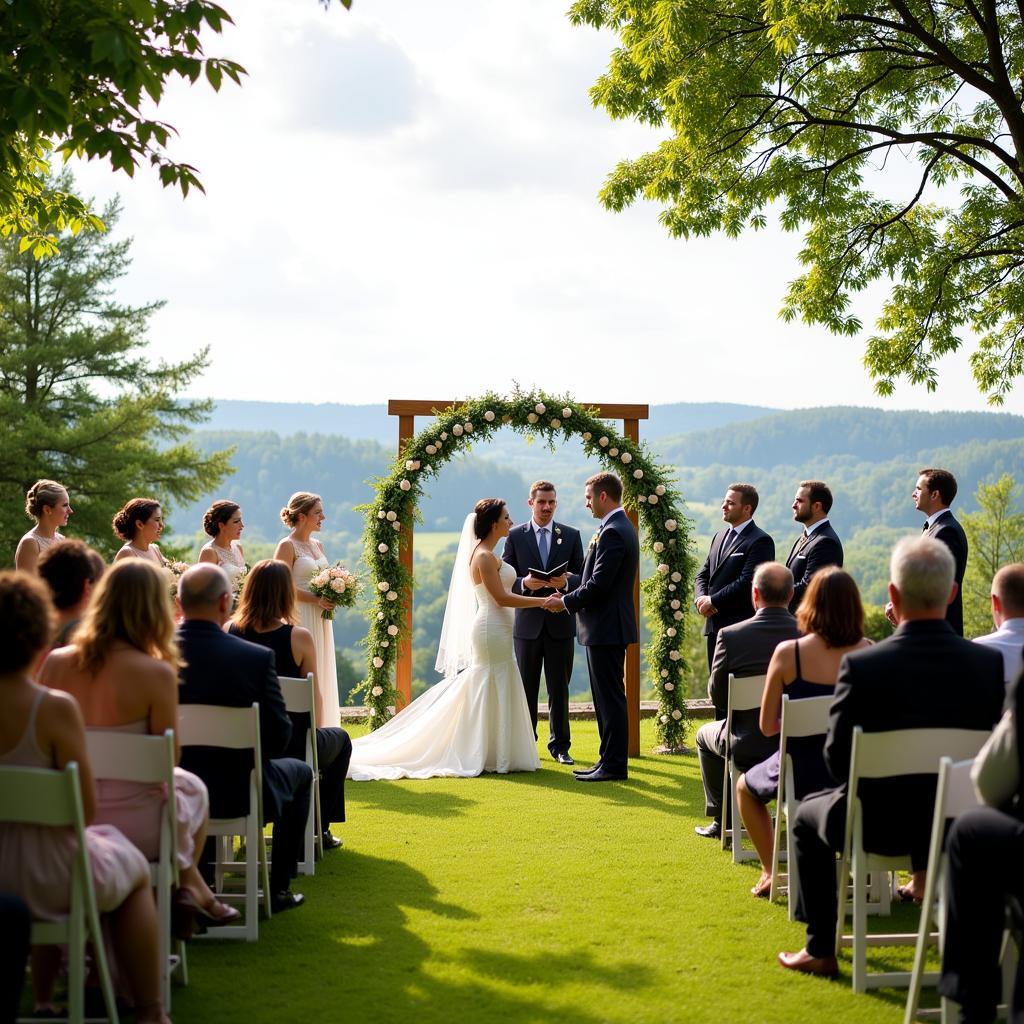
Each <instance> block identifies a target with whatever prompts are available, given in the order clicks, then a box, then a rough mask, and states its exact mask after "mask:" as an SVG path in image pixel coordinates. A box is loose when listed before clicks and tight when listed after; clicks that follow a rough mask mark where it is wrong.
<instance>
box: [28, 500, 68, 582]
mask: <svg viewBox="0 0 1024 1024" xmlns="http://www.w3.org/2000/svg"><path fill="white" fill-rule="evenodd" d="M71 512H72V508H71V501H70V499H69V498H68V492H67V490H66V489H65V488H64V487H63V486H62V485H61V484H59V483H57V481H56V480H37V481H36V482H35V483H34V484H33V485H32V486H31V487H30V488H29V489H28V493H27V494H26V495H25V514H26V515H27V516H28V517H29V518H30V519H34V520H35V521H36V525H35V526H33V527H32V529H31V530H29V531H28V533H26V534H25V536H24V537H22V538H21V540H20V541H18V549H17V551H15V553H14V568H15V569H20V570H21V571H22V572H32V573H34V572H35V571H36V565H37V564H38V562H39V556H40V555H41V554H42V553H43V552H44V551H45V550H46V549H47V548H49V547H53V545H54V544H58V543H60V541H62V540H63V539H64V538H63V536H62V535H61V534H60V533H58V532H57V531H58V530H59V529H60V528H61V527H62V526H67V524H68V519H69V517H70V516H71Z"/></svg>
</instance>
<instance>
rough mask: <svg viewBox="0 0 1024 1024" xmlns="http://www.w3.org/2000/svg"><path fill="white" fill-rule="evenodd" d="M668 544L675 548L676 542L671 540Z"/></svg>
mask: <svg viewBox="0 0 1024 1024" xmlns="http://www.w3.org/2000/svg"><path fill="white" fill-rule="evenodd" d="M668 546H669V547H670V548H674V547H675V546H676V542H675V541H674V540H670V541H669V542H668Z"/></svg>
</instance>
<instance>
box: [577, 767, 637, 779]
mask: <svg viewBox="0 0 1024 1024" xmlns="http://www.w3.org/2000/svg"><path fill="white" fill-rule="evenodd" d="M627 778H628V776H627V775H626V773H625V772H609V771H605V769H604V768H598V769H597V771H596V772H589V773H588V774H586V775H577V776H576V781H577V782H622V781H624V780H625V779H627Z"/></svg>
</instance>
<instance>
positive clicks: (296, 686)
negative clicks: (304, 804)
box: [277, 672, 324, 875]
mask: <svg viewBox="0 0 1024 1024" xmlns="http://www.w3.org/2000/svg"><path fill="white" fill-rule="evenodd" d="M277 681H278V683H280V684H281V694H282V696H283V697H284V706H285V710H286V711H288V712H290V713H291V714H293V715H308V716H309V728H308V729H307V730H306V754H305V760H306V764H308V765H309V767H310V769H311V770H312V772H313V794H312V796H313V799H312V800H310V801H309V818H308V819H307V821H306V840H305V843H304V845H303V853H302V860H301V861H299V874H301V875H311V874H313V871H314V861H315V860H316V858H318V857H323V855H324V841H323V825H322V823H321V819H320V763H319V761H318V760H317V755H316V732H315V730H316V710H315V709H316V696H315V693H316V691H315V689H314V687H315V685H316V684H315V683H314V681H313V673H312V672H310V673H309V674H308V675H307V676H306V677H305V679H295V678H292V677H291V676H278V677H277Z"/></svg>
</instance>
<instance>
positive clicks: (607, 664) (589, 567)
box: [563, 506, 640, 778]
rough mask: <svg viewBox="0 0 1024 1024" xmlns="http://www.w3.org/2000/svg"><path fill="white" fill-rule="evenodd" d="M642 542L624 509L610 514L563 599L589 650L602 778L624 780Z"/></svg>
mask: <svg viewBox="0 0 1024 1024" xmlns="http://www.w3.org/2000/svg"><path fill="white" fill-rule="evenodd" d="M639 563H640V542H639V540H638V539H637V535H636V530H635V529H634V528H633V524H632V523H631V522H630V521H629V520H628V519H627V518H626V513H625V512H624V511H623V510H622V507H621V506H620V507H618V508H616V509H614V510H613V511H612V512H609V513H608V515H607V516H606V517H605V519H604V520H603V522H602V524H601V527H600V529H599V530H598V532H597V534H596V537H595V540H594V541H593V542H592V543H591V544H590V547H589V548H588V550H587V557H586V560H585V561H584V563H583V574H582V577H581V580H580V585H579V587H577V588H576V589H575V590H572V591H570V592H569V593H568V594H566V595H565V597H564V598H563V601H564V604H565V610H566V611H567V612H569V613H570V614H576V615H577V616H578V620H577V624H578V628H579V639H580V644H582V646H583V647H585V648H586V650H587V668H588V669H589V671H590V688H591V690H592V691H593V694H594V708H595V710H596V712H597V729H598V732H599V733H600V736H601V751H600V756H599V758H598V764H599V765H600V767H601V770H602V772H603V773H604V774H605V775H606V777H621V778H625V777H626V774H627V763H628V757H629V720H628V714H627V710H626V691H625V686H624V680H625V667H626V647H627V646H628V645H629V644H634V643H636V642H637V639H638V633H637V622H636V611H635V609H634V607H633V584H634V581H635V580H636V573H637V567H638V565H639Z"/></svg>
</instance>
